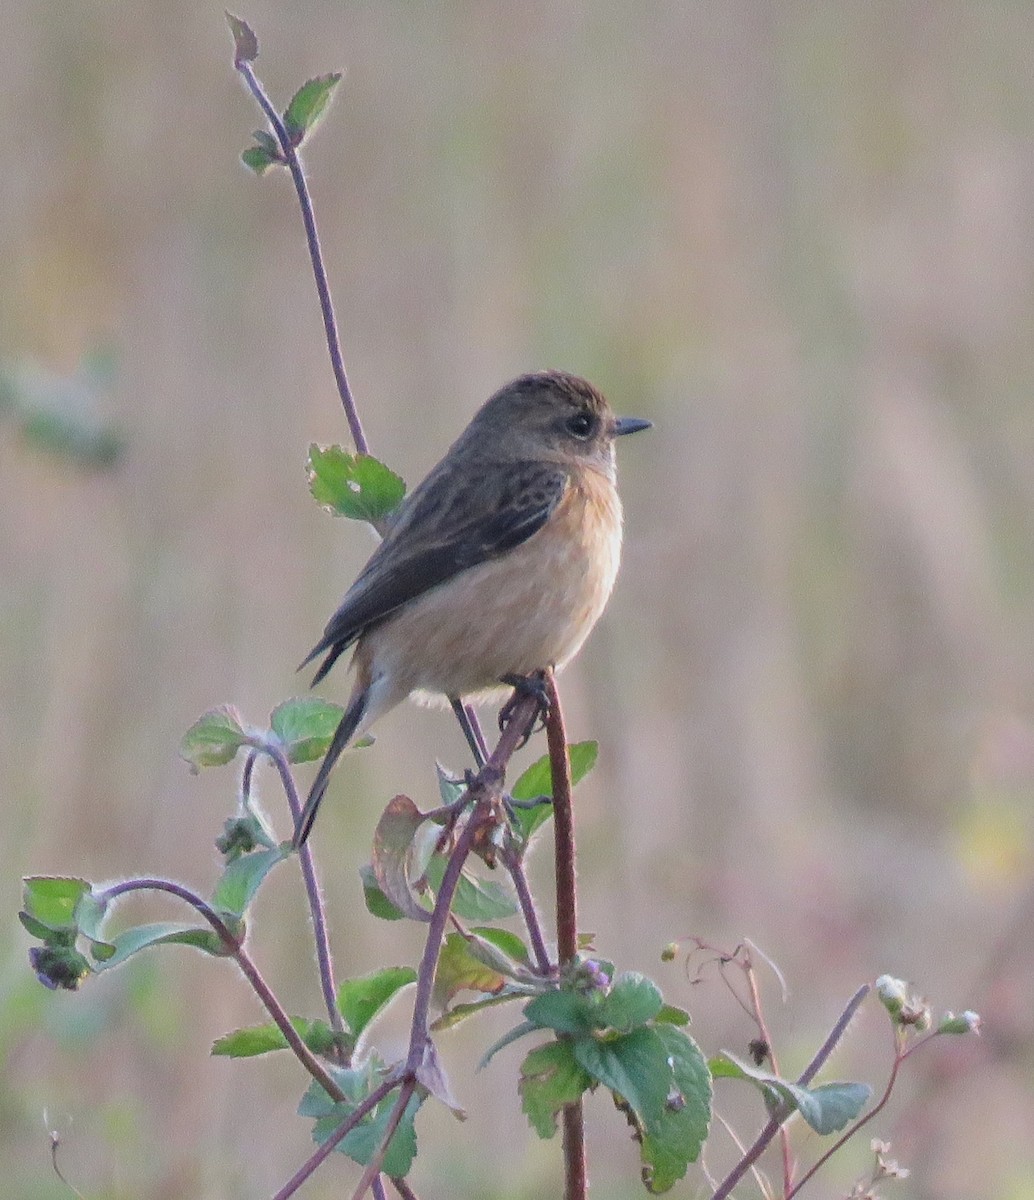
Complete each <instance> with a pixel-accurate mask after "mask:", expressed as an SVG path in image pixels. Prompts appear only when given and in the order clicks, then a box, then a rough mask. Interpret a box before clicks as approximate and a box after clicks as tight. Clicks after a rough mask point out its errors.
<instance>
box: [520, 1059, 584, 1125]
mask: <svg viewBox="0 0 1034 1200" xmlns="http://www.w3.org/2000/svg"><path fill="white" fill-rule="evenodd" d="M591 1085H592V1077H591V1076H590V1075H589V1074H588V1073H587V1072H586V1071H585V1070H584V1069H583V1068H582V1067H581V1066H580V1065H579V1064H578V1062H577V1060H576V1059H575V1057H574V1052H573V1049H572V1043H571V1042H567V1041H564V1042H547V1043H546V1044H545V1045H544V1046H538V1047H537V1048H536V1049H534V1050H532V1051H531V1053H530V1054H528V1056H527V1058H525V1060H524V1062H523V1063H522V1064H521V1078H520V1084H519V1089H520V1093H521V1109H522V1111H523V1112H524V1114H525V1115H526V1116H527V1118H528V1121H529V1122H530V1124H531V1127H532V1128H533V1129H534V1130H535V1132H536V1133H537V1134H538V1135H539V1137H540V1138H551V1137H552V1136H553V1135H554V1134H555V1133H556V1121H557V1114H558V1113H559V1112H560V1110H561V1109H562V1108H563V1107H564V1106H565V1105H567V1104H574V1103H575V1102H576V1101H577V1100H578V1099H580V1097H581V1095H582V1093H583V1092H584V1091H585V1090H586V1089H587V1088H588V1087H590V1086H591Z"/></svg>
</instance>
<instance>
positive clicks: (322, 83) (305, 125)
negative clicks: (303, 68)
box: [284, 71, 341, 145]
mask: <svg viewBox="0 0 1034 1200" xmlns="http://www.w3.org/2000/svg"><path fill="white" fill-rule="evenodd" d="M340 82H341V72H340V71H334V72H332V73H331V74H329V75H318V76H317V77H316V78H315V79H310V80H308V82H306V83H303V84H302V86H301V87H300V88H299V89H298V90H297V91H296V92H295V94H294V95H293V96H292V97H291V103H290V104H289V105H288V106H287V111H286V112H285V113H284V124H285V125H286V126H287V132H288V133H289V134H290V135H291V139H292V141H293V142H294V143H295V145H298V144H299V143H300V142H301V140H302V139H303V138H304V137H305V136H306V135H307V134H309V133H311V132H312V130H313V129H315V127H316V125H317V124H318V122H319V120H320V118H321V117H322V116H323V114H324V113H325V112H326V111H327V106H328V105H329V104H330V101H331V98H332V97H333V95H334V89H335V88H336V87H337V85H338V84H339V83H340Z"/></svg>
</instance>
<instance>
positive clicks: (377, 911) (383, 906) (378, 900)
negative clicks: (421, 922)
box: [359, 863, 406, 921]
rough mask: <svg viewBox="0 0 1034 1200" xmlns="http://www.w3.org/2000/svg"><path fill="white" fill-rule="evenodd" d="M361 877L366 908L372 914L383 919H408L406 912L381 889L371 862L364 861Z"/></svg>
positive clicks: (360, 869) (360, 870) (360, 871)
mask: <svg viewBox="0 0 1034 1200" xmlns="http://www.w3.org/2000/svg"><path fill="white" fill-rule="evenodd" d="M359 878H360V879H361V880H362V883H363V900H364V901H365V902H366V910H367V912H369V913H370V914H371V916H374V917H380V919H381V920H382V921H404V920H405V919H406V914H405V913H403V912H399V910H398V909H397V908H396V907H395V905H394V904H392V902H391V901H390V900H389V899H388V897H387V896H385V894H384V893H383V892H382V891H381V886H380V884H379V883H378V882H377V877H376V875H374V873H373V867H371V866H370V864H369V863H364V864H363V865H362V866H361V867H360V868H359Z"/></svg>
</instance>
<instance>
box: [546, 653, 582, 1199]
mask: <svg viewBox="0 0 1034 1200" xmlns="http://www.w3.org/2000/svg"><path fill="white" fill-rule="evenodd" d="M545 685H546V696H547V699H548V701H549V709H548V711H547V713H546V741H547V744H548V746H549V771H550V775H551V777H552V781H553V826H554V835H553V836H554V856H555V870H556V929H557V954H558V957H559V960H560V970H561V971H563V969H564V968H565V967H566V966H567V965H568V964H569V963H570V962H571V961H572V960H573V959H574V957H575V955H576V954H577V953H578V906H577V900H578V892H577V882H576V878H575V844H574V803H573V799H572V795H571V792H572V785H571V762H570V759H569V757H568V753H567V731H566V730H565V729H564V714H563V710H562V709H561V707H560V693H559V692H558V691H557V687H556V680H555V679H554V677H553V672H552V671H547V672H546V677H545ZM562 1127H563V1151H564V1197H565V1200H585V1198H586V1196H587V1195H588V1191H589V1179H588V1172H587V1168H586V1159H585V1112H584V1106H583V1103H582V1100H581V1099H578V1100H577V1101H575V1103H574V1104H567V1105H565V1106H564V1109H563V1116H562Z"/></svg>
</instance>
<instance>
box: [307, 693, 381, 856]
mask: <svg viewBox="0 0 1034 1200" xmlns="http://www.w3.org/2000/svg"><path fill="white" fill-rule="evenodd" d="M367 696H368V691H367V689H366V688H363V690H362V691H360V692H358V693H357V694H356V695H355V696H354V697H353V698H352V701H351V703H350V704H349V706H348V707H347V708H346V709H345V712H344V716H342V718H341V720H340V722H339V723H338V727H337V729H336V730H335V731H334V737H333V739H332V740H331V743H330V748H329V749H328V750H327V753H326V754H325V755H324V756H323V761H322V762H321V763H320V769H319V770H318V771H317V772H316V778H315V780H314V781H313V784H312V787H311V788H310V789H309V797H308V799H307V800H306V801H305V807H304V808H303V809H302V812H301V816H300V817H299V818H298V824H297V825H296V826H295V828H294V843H293V844H294V848H295V849H296V850H297V849H298V848H299V846H302V845H303V844H304V843H305V839H306V838H307V837H308V836H309V834H310V832H311V831H312V823H313V821H315V820H316V813H317V811H318V809H319V806H320V801H321V800H322V799H323V793H324V792H325V791H326V790H327V784H328V783H329V782H330V773H331V771H333V770H334V764H335V763H336V762H337V760H338V759H339V758H340V757H341V755H342V754H343V753H344V751H345V750H347V749H348V746H349V744H350V743H351V741H352V738H353V737H355V732H356V730H357V729H358V728H359V722H360V721H361V720H362V719H363V714H364V713H365V712H366V701H367Z"/></svg>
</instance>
